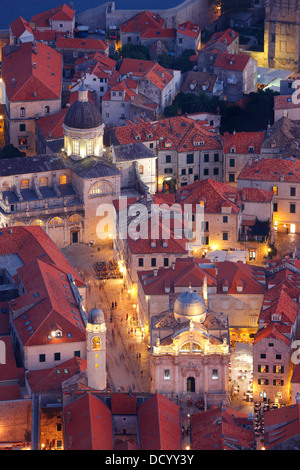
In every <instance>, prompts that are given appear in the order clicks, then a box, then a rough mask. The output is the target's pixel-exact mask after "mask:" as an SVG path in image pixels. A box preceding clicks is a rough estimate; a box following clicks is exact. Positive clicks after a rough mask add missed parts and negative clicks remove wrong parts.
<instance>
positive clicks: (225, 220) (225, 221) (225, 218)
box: [223, 215, 228, 224]
mask: <svg viewBox="0 0 300 470" xmlns="http://www.w3.org/2000/svg"><path fill="white" fill-rule="evenodd" d="M227 223H228V215H223V224H227Z"/></svg>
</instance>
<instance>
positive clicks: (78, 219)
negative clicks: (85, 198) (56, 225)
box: [68, 214, 82, 224]
mask: <svg viewBox="0 0 300 470" xmlns="http://www.w3.org/2000/svg"><path fill="white" fill-rule="evenodd" d="M81 220H82V218H81V216H80V215H78V214H73V215H71V217H69V220H68V223H69V224H74V223H76V222H81Z"/></svg>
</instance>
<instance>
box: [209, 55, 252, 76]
mask: <svg viewBox="0 0 300 470" xmlns="http://www.w3.org/2000/svg"><path fill="white" fill-rule="evenodd" d="M249 60H250V56H249V55H246V54H229V53H228V52H219V53H218V54H217V57H216V61H215V64H214V66H215V67H219V68H220V69H226V70H234V71H239V72H242V71H243V70H244V69H245V68H246V66H247V64H248V62H249Z"/></svg>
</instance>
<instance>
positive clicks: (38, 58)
mask: <svg viewBox="0 0 300 470" xmlns="http://www.w3.org/2000/svg"><path fill="white" fill-rule="evenodd" d="M2 78H3V81H4V83H5V90H6V93H7V96H8V99H9V101H40V100H57V99H60V97H61V87H62V55H61V54H60V53H59V52H57V51H55V50H54V49H53V48H52V47H49V46H47V45H46V44H42V43H39V42H37V43H36V53H35V52H34V47H33V43H31V42H27V43H22V44H20V47H19V48H18V49H17V50H15V51H14V52H11V53H9V54H7V55H6V54H5V52H4V53H3V54H2Z"/></svg>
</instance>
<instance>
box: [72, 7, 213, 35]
mask: <svg viewBox="0 0 300 470" xmlns="http://www.w3.org/2000/svg"><path fill="white" fill-rule="evenodd" d="M142 11H143V10H116V9H115V2H107V3H104V4H102V5H99V6H98V7H96V8H92V9H89V10H86V11H84V12H82V13H78V14H77V15H76V22H77V23H78V24H81V25H87V26H89V27H90V30H94V29H95V28H101V29H106V28H108V27H109V26H117V27H119V26H120V24H122V23H124V21H127V20H129V19H130V18H132V17H133V16H135V15H137V14H138V13H140V12H142ZM149 11H152V12H153V13H156V14H158V15H160V16H161V17H162V18H163V19H164V20H165V26H166V27H167V28H172V27H175V26H176V25H177V24H180V23H184V22H185V21H188V20H191V21H193V22H194V23H196V24H199V25H200V27H201V28H205V27H206V25H207V24H208V23H210V22H212V21H214V20H215V14H214V10H213V7H209V6H208V0H185V1H184V2H183V3H181V4H180V5H178V6H176V7H173V8H167V9H156V10H149Z"/></svg>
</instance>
